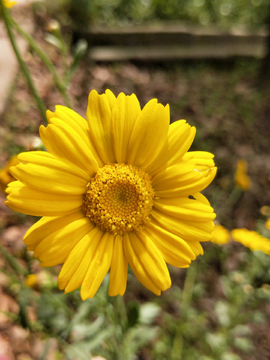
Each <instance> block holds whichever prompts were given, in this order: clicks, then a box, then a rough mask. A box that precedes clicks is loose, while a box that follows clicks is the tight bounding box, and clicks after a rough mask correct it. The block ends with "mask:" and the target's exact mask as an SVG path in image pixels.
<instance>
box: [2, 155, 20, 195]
mask: <svg viewBox="0 0 270 360" xmlns="http://www.w3.org/2000/svg"><path fill="white" fill-rule="evenodd" d="M19 162H20V161H19V159H18V158H17V156H13V157H12V158H10V160H9V162H8V163H7V164H6V166H5V167H4V168H2V169H0V190H1V191H3V192H5V190H6V187H7V186H8V184H9V183H10V182H11V181H14V180H16V179H14V177H13V176H12V175H11V173H10V168H11V167H12V166H15V165H17V164H19Z"/></svg>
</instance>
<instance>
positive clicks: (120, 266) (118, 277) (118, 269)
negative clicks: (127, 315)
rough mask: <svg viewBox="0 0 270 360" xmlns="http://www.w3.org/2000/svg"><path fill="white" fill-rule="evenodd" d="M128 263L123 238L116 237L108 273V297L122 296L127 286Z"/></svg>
mask: <svg viewBox="0 0 270 360" xmlns="http://www.w3.org/2000/svg"><path fill="white" fill-rule="evenodd" d="M127 271H128V262H127V258H126V256H125V253H124V248H123V237H122V236H121V235H116V236H115V239H114V248H113V256H112V261H111V271H110V286H109V295H110V296H116V295H121V296H123V295H124V293H125V291H126V286H127Z"/></svg>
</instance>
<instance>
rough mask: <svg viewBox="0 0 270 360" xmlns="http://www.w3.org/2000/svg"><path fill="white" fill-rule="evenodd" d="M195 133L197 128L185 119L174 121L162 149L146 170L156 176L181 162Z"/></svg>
mask: <svg viewBox="0 0 270 360" xmlns="http://www.w3.org/2000/svg"><path fill="white" fill-rule="evenodd" d="M195 133H196V129H195V128H194V127H191V126H190V125H188V124H186V121H185V120H179V121H176V122H174V123H172V124H171V125H170V126H169V132H168V137H167V139H166V142H165V144H164V146H163V148H162V150H161V151H160V153H159V154H158V156H157V157H156V158H155V160H154V161H153V162H152V163H151V164H150V165H149V166H148V167H147V168H146V169H145V171H146V172H147V173H148V174H150V175H151V176H155V175H156V174H157V173H159V172H161V171H162V170H164V169H165V168H167V167H170V166H172V165H175V164H177V163H179V162H180V161H181V160H182V158H183V156H184V155H185V153H186V152H187V151H188V149H189V148H190V146H191V144H192V142H193V140H194V137H195Z"/></svg>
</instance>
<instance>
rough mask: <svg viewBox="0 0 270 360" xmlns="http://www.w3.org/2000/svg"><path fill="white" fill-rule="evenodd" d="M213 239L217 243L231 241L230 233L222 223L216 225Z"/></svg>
mask: <svg viewBox="0 0 270 360" xmlns="http://www.w3.org/2000/svg"><path fill="white" fill-rule="evenodd" d="M212 235H213V239H212V242H213V243H215V244H220V245H222V244H227V243H228V242H229V241H230V233H229V231H228V230H227V229H225V227H224V226H222V225H216V226H215V227H214V230H213V232H212Z"/></svg>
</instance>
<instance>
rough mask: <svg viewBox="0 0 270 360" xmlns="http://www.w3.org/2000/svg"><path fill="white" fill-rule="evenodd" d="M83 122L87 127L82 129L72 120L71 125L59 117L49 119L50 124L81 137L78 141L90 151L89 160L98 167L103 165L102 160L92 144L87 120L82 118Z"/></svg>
mask: <svg viewBox="0 0 270 360" xmlns="http://www.w3.org/2000/svg"><path fill="white" fill-rule="evenodd" d="M84 122H85V123H86V125H87V129H82V128H81V127H80V126H79V125H78V124H77V123H75V122H72V126H70V125H68V124H67V123H66V122H65V121H64V120H62V119H59V118H55V117H52V118H51V119H50V124H51V125H55V126H57V127H59V128H60V129H61V128H65V129H66V130H68V131H69V132H70V133H71V134H74V133H75V134H76V135H78V137H79V138H80V139H81V140H80V141H82V142H83V143H84V144H85V145H86V146H87V148H89V150H90V153H91V158H90V160H91V162H92V163H93V164H94V165H96V164H97V166H99V167H102V166H104V163H103V161H102V160H101V158H100V156H99V155H98V153H97V151H96V148H95V145H94V144H93V142H92V141H91V136H90V130H89V128H88V124H87V122H86V121H85V120H84Z"/></svg>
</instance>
